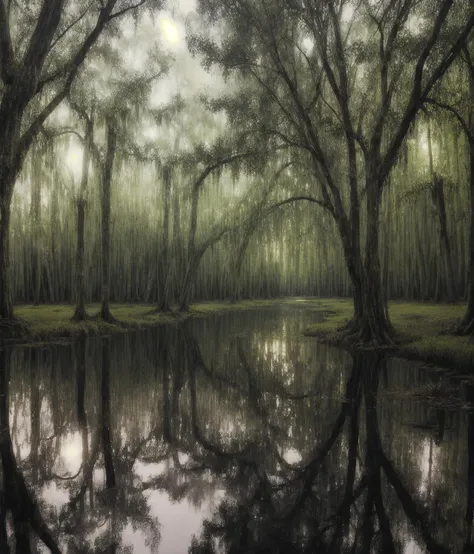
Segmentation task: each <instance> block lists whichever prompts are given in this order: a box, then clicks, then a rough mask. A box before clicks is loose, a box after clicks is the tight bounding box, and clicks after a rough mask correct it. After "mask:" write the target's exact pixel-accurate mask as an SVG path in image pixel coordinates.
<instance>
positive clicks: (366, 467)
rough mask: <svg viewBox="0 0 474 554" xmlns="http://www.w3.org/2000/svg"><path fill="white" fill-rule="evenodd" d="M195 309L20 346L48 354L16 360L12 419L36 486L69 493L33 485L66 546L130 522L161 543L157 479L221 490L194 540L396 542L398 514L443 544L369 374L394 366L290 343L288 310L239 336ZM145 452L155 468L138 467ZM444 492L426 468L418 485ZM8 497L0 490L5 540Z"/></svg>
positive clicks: (113, 536)
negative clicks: (177, 318) (48, 345)
mask: <svg viewBox="0 0 474 554" xmlns="http://www.w3.org/2000/svg"><path fill="white" fill-rule="evenodd" d="M203 325H204V324H202V325H201V322H199V324H198V322H191V323H190V325H189V326H188V325H186V326H184V327H182V326H166V327H163V328H161V329H159V330H154V331H150V332H147V333H143V334H140V335H138V334H137V335H131V336H130V335H127V336H126V337H118V338H111V339H108V340H106V341H101V342H99V341H95V340H93V341H90V340H89V341H87V342H86V341H85V340H84V341H82V342H78V343H77V344H76V345H75V346H74V352H73V351H72V350H67V349H66V348H63V349H62V350H60V351H59V353H58V351H56V350H54V349H53V354H47V355H46V354H45V355H44V357H39V358H37V359H36V361H34V360H32V359H30V360H29V361H28V363H30V362H33V361H34V363H35V364H41V365H42V366H44V367H43V368H42V369H41V370H40V371H38V372H37V373H36V374H35V375H33V372H32V371H30V366H29V365H28V363H25V362H24V363H23V364H22V365H24V366H25V368H26V371H23V373H22V368H21V366H20V367H17V368H15V369H16V370H18V372H17V371H15V380H14V381H15V382H14V383H13V386H12V387H11V388H13V390H14V396H13V398H12V401H13V406H12V413H13V417H12V426H13V431H12V433H13V436H14V437H15V435H16V437H18V436H20V435H22V434H23V435H24V431H22V432H21V433H20V432H15V429H17V428H18V429H19V428H20V427H21V425H26V427H28V425H29V434H28V433H27V442H28V444H29V445H30V446H31V447H32V448H31V452H30V454H28V456H25V453H24V447H23V444H19V445H18V446H17V452H18V453H20V452H21V455H19V454H18V455H17V458H18V460H19V462H18V467H19V469H20V471H21V472H22V473H23V475H24V476H25V478H26V480H27V482H28V484H29V485H33V483H35V474H34V472H33V471H32V467H31V466H32V460H37V462H38V465H37V477H36V485H35V486H34V490H35V491H38V492H39V491H41V490H42V487H43V486H44V485H45V484H47V483H50V482H54V483H55V484H56V486H57V487H58V488H59V489H61V491H63V492H65V493H67V495H68V498H69V500H68V501H67V503H66V504H65V505H63V506H61V507H59V508H56V507H55V506H53V505H48V502H47V497H45V498H44V499H43V500H41V502H40V501H38V506H39V507H40V509H41V512H42V513H43V515H44V517H45V519H46V521H47V522H48V523H49V528H50V531H51V534H52V536H53V537H56V539H57V540H58V542H59V544H60V546H61V547H63V546H64V549H65V551H69V552H84V553H87V552H90V553H92V552H94V553H99V552H106V551H108V552H112V551H120V550H121V549H123V548H125V545H124V544H122V540H123V539H122V536H123V531H124V529H125V527H126V526H127V525H130V524H131V525H132V526H133V528H135V529H137V528H138V529H141V530H142V532H143V535H145V536H146V537H148V541H149V542H150V543H151V542H153V541H155V543H157V542H158V539H159V533H158V522H157V520H156V519H154V518H153V517H152V516H151V512H150V500H149V495H148V493H149V492H150V491H152V490H157V491H162V492H166V493H167V494H168V496H169V498H170V499H171V501H173V502H174V501H176V502H179V501H181V500H183V499H184V498H187V499H188V500H189V501H190V502H192V503H193V504H194V506H196V507H201V506H205V505H206V504H207V502H209V500H210V499H212V498H213V497H215V495H216V491H225V498H224V500H222V501H220V503H219V506H218V508H217V509H216V510H215V513H214V515H213V517H211V518H209V520H207V521H206V522H205V523H204V525H203V532H202V535H201V537H200V538H199V540H197V539H196V540H194V542H193V545H192V547H191V551H192V552H209V553H211V552H213V551H215V549H216V540H217V539H220V540H221V541H222V543H223V544H224V545H225V550H226V551H228V552H289V553H291V552H303V553H304V552H322V553H323V552H333V553H336V552H354V553H357V552H364V551H368V552H369V551H374V552H399V551H403V548H402V546H403V545H406V541H407V538H406V536H407V532H406V527H407V522H408V523H409V525H410V529H411V531H410V534H411V536H412V537H416V540H417V541H418V542H419V543H420V544H425V545H427V548H428V550H430V551H431V552H446V551H447V547H449V546H451V545H450V543H449V536H448V535H446V534H444V533H443V532H440V531H439V530H437V529H436V524H437V522H438V521H439V517H438V513H437V512H436V511H435V510H434V509H433V508H432V507H431V506H430V507H429V510H430V511H429V512H428V511H427V509H426V507H425V505H424V502H425V501H426V500H427V496H426V493H423V494H422V493H419V492H418V489H419V485H420V481H421V474H420V470H419V469H418V468H417V467H416V463H415V462H417V459H418V454H419V452H418V451H417V450H416V448H418V449H419V447H418V446H416V445H415V450H413V449H412V448H411V443H410V436H409V435H407V431H406V427H402V426H401V425H400V423H401V422H402V420H403V417H402V416H403V410H404V408H403V407H402V405H401V404H393V405H390V406H389V408H387V403H386V402H385V401H384V402H381V406H378V405H377V401H378V400H379V401H380V398H378V397H380V395H379V393H378V391H379V388H383V387H384V380H385V381H387V382H388V381H390V379H391V378H392V377H391V375H392V374H391V372H390V371H388V370H387V368H386V366H385V362H384V361H383V360H381V359H380V357H378V356H375V355H367V356H362V355H357V356H354V357H353V359H352V365H351V367H345V366H346V365H347V361H346V360H347V356H346V355H345V354H344V353H339V352H338V351H333V352H330V351H329V349H325V348H323V347H321V350H318V352H316V354H315V348H320V347H319V346H318V347H316V346H315V345H314V343H305V344H304V345H303V346H302V347H301V349H300V350H299V349H298V344H297V343H298V341H297V340H296V338H295V339H293V338H292V335H291V332H292V331H294V329H291V328H290V327H291V325H290V323H288V324H287V328H286V331H288V332H289V333H290V337H289V338H288V337H287V338H285V339H284V340H283V339H281V336H283V335H281V334H280V331H281V330H279V329H277V328H275V329H274V337H270V338H268V337H267V338H265V331H264V330H260V329H259V327H258V324H255V325H254V327H251V329H250V332H249V333H247V335H246V336H238V337H237V338H233V339H230V338H229V337H231V336H235V335H239V333H233V332H230V331H229V329H228V328H226V327H225V324H224V323H222V324H219V325H218V326H217V329H218V332H217V333H216V336H214V335H213V333H212V329H208V328H206V329H204V330H203ZM237 331H239V329H237ZM254 331H255V333H254ZM209 334H210V336H211V337H212V338H211V339H210V341H211V343H210V344H206V342H205V340H206V337H207V336H208V335H209ZM280 335H281V336H280ZM256 336H257V338H258V340H257V338H256ZM279 336H280V339H279V338H278V337H279ZM260 338H261V339H262V340H261V341H260ZM298 340H299V339H298ZM285 341H286V342H285ZM72 354H74V356H73V358H75V360H76V363H75V366H74V367H73V368H72V369H71V359H72ZM333 354H334V356H335V357H334V358H331V356H333ZM34 355H35V356H36V354H34ZM28 356H29V357H30V358H31V357H32V356H33V355H30V354H28ZM338 356H339V357H338ZM60 358H62V359H60ZM334 360H336V361H337V363H335V362H334ZM55 363H56V365H55V367H54V368H53V365H54V364H55ZM338 364H339V365H338ZM61 367H66V368H69V369H68V371H67V372H66V371H65V370H64V369H63V370H61ZM265 368H267V370H266V369H265ZM268 368H270V369H268ZM66 373H67V375H66ZM289 375H293V376H294V378H293V377H292V378H290V377H289ZM72 376H74V379H72ZM61 379H63V381H61ZM379 379H380V381H381V382H380V386H379ZM72 384H74V386H72ZM35 395H36V399H35V398H33V397H34V396H35ZM341 399H342V402H341ZM31 401H33V402H31ZM30 402H31V405H36V406H38V405H39V406H40V407H41V409H42V411H43V413H46V414H47V417H46V420H45V421H43V416H42V420H41V425H40V426H39V432H40V434H41V437H40V439H39V441H38V421H37V418H38V414H37V411H36V410H34V411H33V412H32V413H30V412H28V411H26V417H23V418H22V414H21V411H19V409H18V406H17V404H18V403H20V404H21V403H23V404H25V405H27V406H28V405H30ZM48 410H49V411H48ZM420 417H421V416H420ZM412 419H415V420H416V419H417V418H416V417H413V418H412ZM421 419H422V418H421ZM25 421H26V424H25ZM30 422H31V423H30ZM469 422H470V427H469V436H470V437H471V439H472V421H471V420H470V419H469ZM229 425H230V427H229ZM232 425H233V427H232ZM450 425H451V424H450ZM381 429H383V430H384V432H383V434H382V433H381V431H380V430H381ZM71 433H75V434H76V435H77V438H78V441H79V444H80V445H81V448H80V451H81V459H80V467H79V468H78V470H77V472H76V471H75V470H74V472H71V471H69V470H67V469H66V467H62V466H61V449H62V447H63V445H64V444H63V441H64V437H67V436H68V434H69V435H70V434H71ZM381 434H382V435H383V436H382V438H381ZM444 440H447V439H444ZM392 442H393V444H391V443H392ZM37 444H39V446H38V447H36V446H35V447H34V448H33V445H37ZM397 449H398V450H397ZM467 450H468V449H467V448H466V453H467ZM290 454H291V456H290ZM469 456H470V454H469ZM466 457H467V456H466ZM472 459H474V457H473V456H470V457H469V460H470V464H471V467H473V466H472ZM449 460H450V459H449V458H446V460H443V463H445V464H446V465H448V464H449ZM157 464H160V465H159V467H157ZM107 467H108V469H107ZM140 467H142V468H143V467H149V468H152V471H154V474H153V473H152V472H150V476H147V477H146V478H144V477H143V476H142V474H141V473H140V471H139V468H140ZM446 472H448V469H446ZM72 473H74V475H72ZM473 482H474V480H473V479H471V480H470V481H469V482H468V485H469V486H468V490H467V496H466V489H465V486H464V487H463V484H462V482H461V484H460V485H457V488H462V489H463V490H462V494H463V500H462V502H463V506H464V507H466V504H464V502H465V501H466V498H467V510H465V516H466V519H467V520H469V517H470V521H471V523H472V501H471V504H469V499H472V494H473V493H472V491H473V485H472V483H473ZM107 485H108V486H107ZM32 490H33V489H32ZM449 492H450V489H449V485H448V486H446V483H439V482H438V475H435V474H433V478H432V486H431V493H430V496H429V498H428V499H434V498H444V497H445V495H446V494H448V493H449ZM4 497H5V495H3V498H4ZM458 502H459V503H460V502H461V500H460V499H459V500H458ZM463 510H464V508H463ZM4 513H5V509H4V502H3V501H2V496H1V494H0V551H1V552H3V550H1V546H3V545H2V542H1V541H2V537H3V536H4V535H5V533H6V526H5V525H1V523H2V521H5V518H4V517H3V516H2V514H4ZM440 513H441V512H440ZM463 515H464V514H463ZM2 517H3V519H2ZM403 526H405V528H403ZM414 527H415V528H416V532H414V531H413V528H414ZM467 527H468V528H469V525H467ZM94 537H95V538H94ZM466 537H468V538H467V539H466V540H467V542H469V541H470V538H469V535H466ZM465 542H466V541H465ZM443 544H445V545H447V547H446V548H445V547H443ZM5 551H6V550H5ZM467 551H468V550H467V547H466V552H467Z"/></svg>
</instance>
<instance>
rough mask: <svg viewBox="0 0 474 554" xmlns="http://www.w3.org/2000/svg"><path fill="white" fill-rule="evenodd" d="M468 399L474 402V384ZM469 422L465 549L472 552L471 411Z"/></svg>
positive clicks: (473, 477)
mask: <svg viewBox="0 0 474 554" xmlns="http://www.w3.org/2000/svg"><path fill="white" fill-rule="evenodd" d="M466 400H467V401H468V402H470V403H472V402H474V386H472V385H467V394H466ZM467 418H468V420H467V421H468V423H467V489H466V516H465V519H466V545H465V547H464V550H465V551H466V552H472V551H473V550H474V544H473V540H472V523H473V517H474V414H473V413H472V411H470V412H469V414H468V416H467Z"/></svg>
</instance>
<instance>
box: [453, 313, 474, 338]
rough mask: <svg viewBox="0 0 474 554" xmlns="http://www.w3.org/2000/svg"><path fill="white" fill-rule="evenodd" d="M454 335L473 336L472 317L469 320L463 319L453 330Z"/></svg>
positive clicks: (473, 323)
mask: <svg viewBox="0 0 474 554" xmlns="http://www.w3.org/2000/svg"><path fill="white" fill-rule="evenodd" d="M453 334H454V335H458V336H462V337H469V336H473V335H474V317H472V318H470V319H466V318H465V319H463V320H462V321H461V323H460V324H459V325H458V326H457V327H456V329H455V330H454V333H453Z"/></svg>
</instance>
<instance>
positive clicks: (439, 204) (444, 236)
mask: <svg viewBox="0 0 474 554" xmlns="http://www.w3.org/2000/svg"><path fill="white" fill-rule="evenodd" d="M427 125H428V157H429V165H430V176H431V180H432V189H431V199H432V201H433V205H434V207H435V210H436V213H437V215H438V223H439V240H440V249H441V253H442V259H443V265H444V270H445V272H444V273H445V279H446V293H447V296H448V299H449V300H450V301H451V302H455V301H456V292H455V284H454V283H455V279H456V276H455V272H454V265H453V255H452V250H451V242H450V240H449V233H448V223H447V215H446V201H445V196H444V184H443V179H442V178H441V177H440V176H439V175H438V174H437V173H436V172H435V171H434V163H433V142H432V136H431V122H430V120H429V119H428V123H427ZM438 294H439V295H440V296H442V294H441V291H440V290H439V289H438Z"/></svg>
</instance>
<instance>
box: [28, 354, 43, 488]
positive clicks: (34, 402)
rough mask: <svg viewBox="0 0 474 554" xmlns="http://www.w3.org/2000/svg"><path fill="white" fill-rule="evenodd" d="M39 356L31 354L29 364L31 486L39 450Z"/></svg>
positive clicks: (35, 475) (35, 482) (36, 476)
mask: <svg viewBox="0 0 474 554" xmlns="http://www.w3.org/2000/svg"><path fill="white" fill-rule="evenodd" d="M40 355H41V353H40V352H38V351H37V350H33V351H32V353H31V363H30V425H31V448H30V463H31V474H32V481H33V485H37V483H38V469H39V468H38V465H39V448H40V439H41V420H40V412H41V396H40V388H39V386H38V383H37V374H38V367H37V366H38V357H39V356H40Z"/></svg>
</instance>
